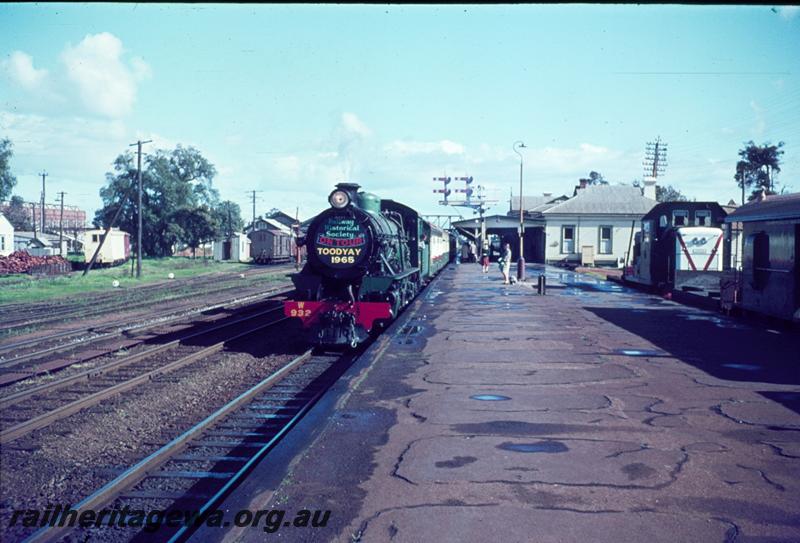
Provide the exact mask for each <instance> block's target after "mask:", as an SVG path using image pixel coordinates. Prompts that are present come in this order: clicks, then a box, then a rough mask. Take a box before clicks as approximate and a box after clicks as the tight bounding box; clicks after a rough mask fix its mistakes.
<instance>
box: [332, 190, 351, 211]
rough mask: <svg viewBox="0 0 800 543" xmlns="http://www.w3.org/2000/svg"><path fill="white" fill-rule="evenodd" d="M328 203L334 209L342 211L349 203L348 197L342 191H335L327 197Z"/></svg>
mask: <svg viewBox="0 0 800 543" xmlns="http://www.w3.org/2000/svg"><path fill="white" fill-rule="evenodd" d="M328 201H329V202H330V203H331V205H332V206H333V207H335V208H336V209H342V208H343V207H346V206H347V204H349V203H350V196H348V194H347V193H346V192H345V191H343V190H335V191H333V192H332V193H331V195H330V196H329V197H328Z"/></svg>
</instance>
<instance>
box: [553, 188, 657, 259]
mask: <svg viewBox="0 0 800 543" xmlns="http://www.w3.org/2000/svg"><path fill="white" fill-rule="evenodd" d="M657 203H658V202H656V201H655V200H653V199H651V198H645V197H644V196H642V191H641V189H639V188H638V187H632V186H627V185H586V184H585V183H583V182H582V183H581V186H579V187H576V190H575V196H573V197H572V198H569V199H567V200H563V201H561V202H558V203H555V204H554V205H550V204H545V205H546V206H547V207H546V209H543V210H542V211H541V216H542V218H543V220H544V224H545V240H544V246H545V251H544V260H545V261H546V262H548V263H555V262H569V263H573V264H580V263H587V264H589V263H592V264H595V265H604V266H613V267H621V266H622V265H623V264H624V263H625V257H626V255H627V254H628V252H629V250H630V247H629V245H630V242H631V239H632V233H633V232H635V230H636V229H637V225H638V224H639V221H640V220H641V218H642V217H643V216H644V215H645V214H646V213H647V212H648V211H650V210H651V209H652V208H653V207H654V206H655V205H656V204H657Z"/></svg>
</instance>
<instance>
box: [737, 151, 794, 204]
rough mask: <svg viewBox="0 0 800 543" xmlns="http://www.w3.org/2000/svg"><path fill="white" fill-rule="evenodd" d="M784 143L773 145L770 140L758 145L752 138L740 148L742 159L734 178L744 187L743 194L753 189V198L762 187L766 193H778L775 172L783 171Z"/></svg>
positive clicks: (740, 186)
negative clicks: (746, 190)
mask: <svg viewBox="0 0 800 543" xmlns="http://www.w3.org/2000/svg"><path fill="white" fill-rule="evenodd" d="M783 145H784V143H783V142H782V141H780V142H778V144H777V145H771V144H770V143H769V142H766V143H764V144H763V145H756V144H755V143H754V142H753V141H752V140H750V141H748V142H746V143H745V144H744V148H743V149H740V150H739V157H740V160H739V162H737V163H736V174H735V175H734V176H733V178H734V179H735V180H736V184H737V185H738V186H739V188H741V189H742V195H743V196H744V192H745V189H749V190H751V195H750V199H751V200H752V199H753V198H754V197H755V196H756V195H757V194H758V193H759V192H761V190H762V189H763V190H764V191H765V192H766V194H776V191H775V174H777V173H780V171H781V156H782V155H783V149H782V147H783ZM742 203H744V202H742Z"/></svg>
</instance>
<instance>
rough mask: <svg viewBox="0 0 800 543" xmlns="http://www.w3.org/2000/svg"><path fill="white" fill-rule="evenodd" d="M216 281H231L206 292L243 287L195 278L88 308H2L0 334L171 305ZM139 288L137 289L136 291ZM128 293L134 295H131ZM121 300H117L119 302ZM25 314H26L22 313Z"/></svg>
mask: <svg viewBox="0 0 800 543" xmlns="http://www.w3.org/2000/svg"><path fill="white" fill-rule="evenodd" d="M280 271H281V270H271V273H263V272H262V273H258V274H256V273H251V274H248V276H249V277H254V276H255V278H256V279H258V276H259V275H264V276H265V279H266V278H268V277H270V276H272V275H274V274H277V273H280ZM220 282H231V283H232V284H230V285H229V286H223V287H219V286H216V287H215V288H214V290H213V291H211V292H210V293H213V294H218V293H221V292H227V291H230V290H234V289H241V288H243V287H244V286H246V285H243V284H242V279H241V278H239V277H238V275H237V277H236V278H235V279H233V280H231V278H224V277H213V278H197V280H193V281H192V280H189V281H180V282H176V283H175V284H173V285H164V284H158V285H157V287H158V288H152V289H151V288H149V287H148V286H142V287H137V288H136V289H132V291H131V292H127V293H125V294H124V295H122V296H120V295H119V294H117V293H115V294H110V295H108V296H107V297H105V298H104V299H103V300H102V301H99V302H98V300H97V299H96V298H92V303H91V305H90V304H88V303H85V302H84V303H79V304H71V305H67V306H66V307H61V308H59V307H52V306H50V307H46V306H45V307H42V308H39V307H37V308H35V309H33V310H31V311H30V312H27V311H25V310H24V309H14V308H9V307H3V308H2V309H3V313H4V314H6V315H9V316H10V317H8V318H5V319H0V330H2V335H4V336H8V335H10V334H11V333H12V332H14V331H19V330H23V329H28V328H37V327H41V326H44V325H47V324H52V323H57V322H61V321H65V320H69V319H71V318H75V317H80V318H88V317H94V316H98V315H103V314H106V313H110V312H112V311H115V310H119V309H124V310H126V311H130V310H132V309H138V308H142V307H147V306H149V305H152V304H153V303H154V302H156V301H157V302H158V303H164V302H174V301H178V300H183V299H187V298H192V297H195V296H198V295H202V294H207V293H205V292H202V291H201V292H198V291H197V290H195V289H196V288H197V287H202V286H204V285H219V283H220ZM167 288H169V289H176V288H179V289H182V290H183V292H177V293H175V294H174V295H171V296H168V297H166V298H159V299H158V300H153V299H152V298H148V297H147V296H143V295H142V294H143V293H142V290H143V289H147V291H145V292H144V294H150V293H158V292H160V291H163V290H165V289H167ZM140 289H141V290H140ZM131 293H134V294H133V295H131ZM120 298H121V299H120ZM106 301H111V302H112V303H110V304H105V302H106ZM26 313H27V314H26Z"/></svg>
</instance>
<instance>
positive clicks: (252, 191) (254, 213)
mask: <svg viewBox="0 0 800 543" xmlns="http://www.w3.org/2000/svg"><path fill="white" fill-rule="evenodd" d="M259 192H264V191H263V190H248V191H247V194H249V195H250V198H251V199H252V200H253V222H252V223H251V224H250V229H251V230H255V228H256V193H259Z"/></svg>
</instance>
